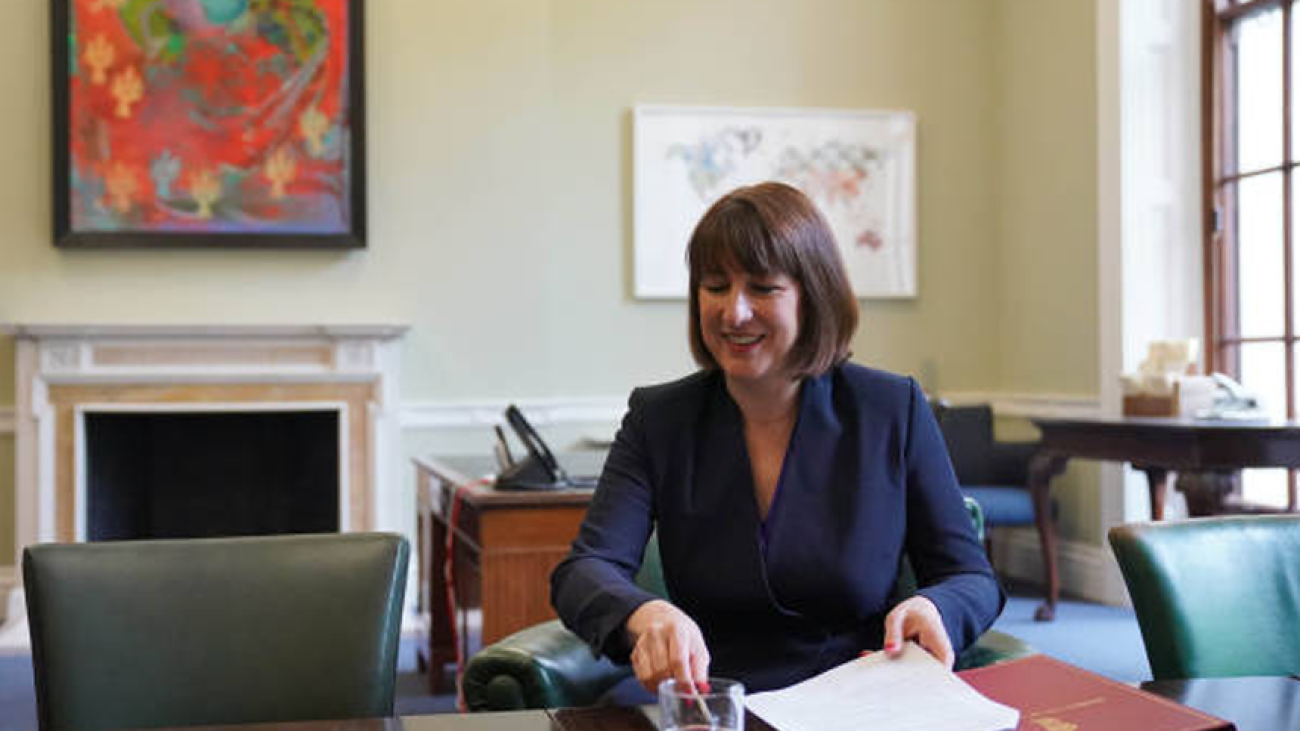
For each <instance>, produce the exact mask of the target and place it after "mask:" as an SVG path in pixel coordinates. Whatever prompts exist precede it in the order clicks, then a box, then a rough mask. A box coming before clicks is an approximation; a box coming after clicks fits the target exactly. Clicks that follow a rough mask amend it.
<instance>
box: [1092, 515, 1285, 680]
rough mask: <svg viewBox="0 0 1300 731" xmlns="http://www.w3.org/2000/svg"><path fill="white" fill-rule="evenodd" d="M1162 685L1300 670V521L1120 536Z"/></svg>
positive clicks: (1129, 531) (1146, 528) (1153, 528)
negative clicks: (1193, 679) (1171, 680)
mask: <svg viewBox="0 0 1300 731" xmlns="http://www.w3.org/2000/svg"><path fill="white" fill-rule="evenodd" d="M1109 536H1110V545H1111V548H1112V549H1113V550H1114V552H1115V558H1116V559H1117V560H1118V561H1119V567H1120V570H1121V571H1122V572H1123V574H1124V583H1125V584H1127V585H1128V593H1129V596H1130V597H1132V599H1133V609H1134V611H1135V613H1136V614H1137V620H1138V627H1139V628H1140V629H1141V630H1142V641H1143V643H1144V644H1145V645H1146V650H1147V659H1148V660H1149V661H1150V663H1151V673H1152V674H1153V675H1154V677H1155V679H1156V680H1165V679H1176V678H1202V677H1227V676H1238V675H1289V674H1295V673H1300V630H1298V629H1297V627H1300V517H1297V516H1291V515H1287V516H1278V515H1275V516H1239V517H1220V518H1197V519H1192V520H1185V521H1178V522H1165V523H1137V524H1132V525H1123V526H1119V527H1117V528H1112V529H1111V530H1110V534H1109Z"/></svg>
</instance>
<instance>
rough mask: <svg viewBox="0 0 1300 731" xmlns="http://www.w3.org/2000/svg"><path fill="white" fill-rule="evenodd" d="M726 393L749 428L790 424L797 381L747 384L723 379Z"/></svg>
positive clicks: (794, 404) (784, 380)
mask: <svg viewBox="0 0 1300 731" xmlns="http://www.w3.org/2000/svg"><path fill="white" fill-rule="evenodd" d="M725 380H726V384H727V393H729V394H731V399H732V400H733V401H735V402H736V406H738V407H740V413H741V415H742V416H744V418H745V421H746V422H747V423H749V424H768V423H773V422H781V421H788V420H791V419H792V417H793V416H794V414H795V412H796V411H797V405H798V401H799V380H798V379H794V378H774V379H773V378H769V379H763V380H761V381H747V380H742V379H735V378H731V377H730V376H727V377H726V379H725Z"/></svg>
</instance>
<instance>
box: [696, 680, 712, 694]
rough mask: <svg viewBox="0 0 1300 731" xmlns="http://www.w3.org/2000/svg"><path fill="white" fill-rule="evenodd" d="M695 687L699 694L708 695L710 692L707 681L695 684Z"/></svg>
mask: <svg viewBox="0 0 1300 731" xmlns="http://www.w3.org/2000/svg"><path fill="white" fill-rule="evenodd" d="M695 687H696V688H699V690H700V692H701V693H708V692H710V690H709V681H707V680H706V681H704V682H702V683H696V684H695Z"/></svg>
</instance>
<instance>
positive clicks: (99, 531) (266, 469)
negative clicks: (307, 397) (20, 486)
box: [84, 410, 342, 541]
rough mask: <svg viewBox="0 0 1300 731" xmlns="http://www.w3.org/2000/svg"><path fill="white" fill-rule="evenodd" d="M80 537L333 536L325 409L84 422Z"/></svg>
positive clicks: (106, 415)
mask: <svg viewBox="0 0 1300 731" xmlns="http://www.w3.org/2000/svg"><path fill="white" fill-rule="evenodd" d="M84 421H85V444H86V458H85V469H86V479H85V484H86V511H85V512H86V528H85V534H86V539H87V540H91V541H113V540H130V539H147V538H204V537H214V536H242V535H269V534H279V533H325V532H333V531H337V530H339V516H340V514H341V513H342V506H341V505H340V501H339V479H338V478H339V469H338V457H339V449H338V446H339V418H338V412H337V411H333V410H312V411H307V410H293V411H285V410H262V411H246V410H240V411H209V412H203V411H181V412H171V411H147V412H140V411H133V412H119V411H106V412H90V413H87V414H85V416H84Z"/></svg>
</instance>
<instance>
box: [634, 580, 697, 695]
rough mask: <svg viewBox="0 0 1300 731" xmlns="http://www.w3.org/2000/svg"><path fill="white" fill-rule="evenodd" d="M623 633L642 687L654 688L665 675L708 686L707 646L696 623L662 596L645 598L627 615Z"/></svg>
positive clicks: (666, 677)
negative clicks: (630, 643)
mask: <svg viewBox="0 0 1300 731" xmlns="http://www.w3.org/2000/svg"><path fill="white" fill-rule="evenodd" d="M627 633H628V636H629V638H630V639H631V641H632V670H633V671H634V672H636V678H637V680H639V681H641V685H643V686H645V689H646V690H648V691H650V692H651V693H655V692H657V691H658V690H659V683H660V682H661V681H663V680H666V679H668V678H674V679H676V680H678V681H680V682H683V683H695V685H696V686H697V687H699V688H701V689H705V688H707V687H708V681H709V649H708V648H707V647H705V646H704V635H703V634H701V633H700V628H699V625H697V624H695V620H693V619H691V618H690V617H689V616H687V615H686V613H685V612H683V611H682V610H680V609H678V608H677V607H675V606H673V605H672V604H670V603H668V602H666V601H664V600H662V599H654V600H652V601H648V602H646V603H645V604H642V605H641V606H639V607H637V608H636V610H635V611H633V612H632V614H631V616H629V617H628V618H627Z"/></svg>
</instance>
